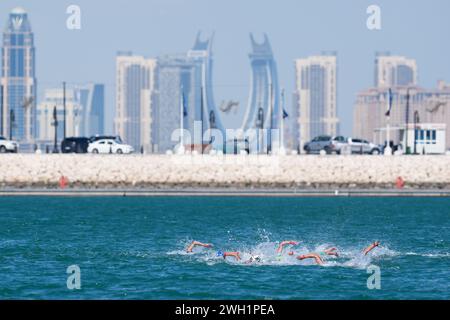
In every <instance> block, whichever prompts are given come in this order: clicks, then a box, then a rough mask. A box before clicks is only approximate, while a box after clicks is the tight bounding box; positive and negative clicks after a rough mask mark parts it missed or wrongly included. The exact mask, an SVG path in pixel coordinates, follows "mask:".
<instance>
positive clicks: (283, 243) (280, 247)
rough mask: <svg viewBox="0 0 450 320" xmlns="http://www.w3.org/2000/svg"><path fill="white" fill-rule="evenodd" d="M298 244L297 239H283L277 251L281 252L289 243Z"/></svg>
mask: <svg viewBox="0 0 450 320" xmlns="http://www.w3.org/2000/svg"><path fill="white" fill-rule="evenodd" d="M297 244H298V242H296V241H283V242H281V243H280V245H279V246H278V249H277V253H281V252H282V251H283V248H284V247H285V246H287V245H293V246H296V245H297Z"/></svg>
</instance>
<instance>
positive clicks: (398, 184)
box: [395, 177, 405, 189]
mask: <svg viewBox="0 0 450 320" xmlns="http://www.w3.org/2000/svg"><path fill="white" fill-rule="evenodd" d="M395 186H396V187H397V189H403V188H404V187H405V180H403V178H402V177H397V180H395Z"/></svg>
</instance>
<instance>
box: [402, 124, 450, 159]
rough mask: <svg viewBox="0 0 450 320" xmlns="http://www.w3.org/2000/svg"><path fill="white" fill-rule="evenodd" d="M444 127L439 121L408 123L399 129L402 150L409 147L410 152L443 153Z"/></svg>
mask: <svg viewBox="0 0 450 320" xmlns="http://www.w3.org/2000/svg"><path fill="white" fill-rule="evenodd" d="M446 129H447V126H446V125H445V124H441V123H418V124H415V125H414V124H412V123H410V124H409V125H408V126H405V127H404V128H403V129H400V139H401V141H402V145H403V146H404V150H407V148H409V150H410V152H411V153H418V154H444V153H445V150H446V141H445V135H446Z"/></svg>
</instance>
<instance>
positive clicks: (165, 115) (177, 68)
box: [153, 54, 207, 153]
mask: <svg viewBox="0 0 450 320" xmlns="http://www.w3.org/2000/svg"><path fill="white" fill-rule="evenodd" d="M157 69H158V71H157V78H158V81H157V103H156V107H155V109H154V119H155V123H156V128H155V130H154V132H153V133H154V134H153V140H154V141H155V150H154V151H155V152H159V153H165V152H166V151H167V150H173V149H174V147H175V146H176V145H177V144H178V143H179V141H172V133H174V132H175V130H177V129H180V127H181V117H183V128H184V129H185V130H188V131H189V132H190V134H191V143H195V141H193V139H194V121H201V104H202V101H201V99H202V97H201V90H202V64H201V63H198V61H195V60H194V59H193V58H189V57H187V56H186V55H185V54H180V55H167V56H161V57H159V58H158V68H157ZM182 95H184V108H183V109H184V110H185V111H186V112H185V113H184V112H183V114H182V112H181V107H180V105H181V100H182ZM203 103H204V104H205V102H203ZM204 110H205V109H204ZM203 116H204V117H205V118H204V120H205V121H207V119H206V116H205V113H204V115H203ZM204 129H205V130H206V126H205V127H204ZM198 134H199V135H200V133H198ZM198 138H200V136H199V137H198ZM200 141H201V139H200ZM200 141H197V143H200Z"/></svg>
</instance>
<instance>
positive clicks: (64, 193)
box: [0, 188, 450, 198]
mask: <svg viewBox="0 0 450 320" xmlns="http://www.w3.org/2000/svg"><path fill="white" fill-rule="evenodd" d="M15 196H17V197H30V196H31V197H40V196H51V197H282V198H305V197H306V198H307V197H324V198H325V197H326V198H331V197H340V198H345V197H348V198H350V197H353V198H355V197H356V198H359V197H393V198H395V197H433V198H449V197H450V189H445V190H433V189H429V190H397V189H385V190H373V189H351V190H349V189H345V190H327V189H321V190H308V189H293V190H286V189H254V190H243V189H164V190H161V189H63V190H61V189H40V188H33V189H14V188H12V189H3V190H0V198H4V197H15Z"/></svg>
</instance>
